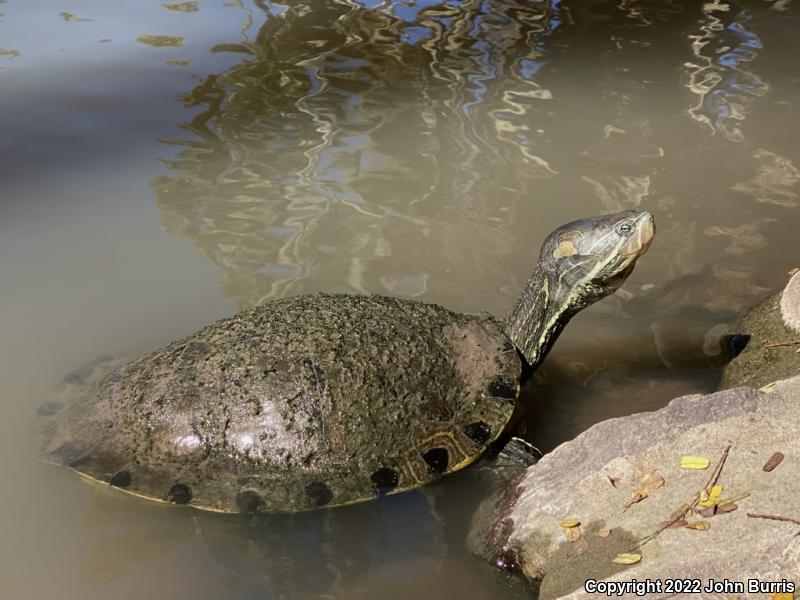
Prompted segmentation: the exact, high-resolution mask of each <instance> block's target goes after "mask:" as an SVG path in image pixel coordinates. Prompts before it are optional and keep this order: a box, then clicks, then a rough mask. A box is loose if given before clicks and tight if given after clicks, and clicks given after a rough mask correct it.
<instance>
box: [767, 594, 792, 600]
mask: <svg viewBox="0 0 800 600" xmlns="http://www.w3.org/2000/svg"><path fill="white" fill-rule="evenodd" d="M770 597H771V598H772V600H794V594H792V593H791V592H772V593H771V594H770Z"/></svg>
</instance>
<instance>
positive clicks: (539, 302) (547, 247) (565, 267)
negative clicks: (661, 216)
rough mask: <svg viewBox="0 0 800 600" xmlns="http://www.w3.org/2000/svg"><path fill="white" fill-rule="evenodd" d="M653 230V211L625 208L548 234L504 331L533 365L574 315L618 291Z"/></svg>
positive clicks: (650, 237)
mask: <svg viewBox="0 0 800 600" xmlns="http://www.w3.org/2000/svg"><path fill="white" fill-rule="evenodd" d="M654 235H655V222H654V220H653V215H651V214H650V213H649V212H646V211H640V210H627V211H623V212H619V213H615V214H612V215H603V216H599V217H591V218H587V219H580V220H578V221H573V222H572V223H567V224H566V225H562V226H561V227H559V228H558V229H556V230H555V231H553V233H551V234H550V235H548V236H547V239H545V241H544V243H543V244H542V249H541V252H540V253H539V263H538V265H537V267H536V270H535V271H534V273H533V276H532V277H531V279H530V281H529V282H528V285H527V286H526V289H525V291H524V292H523V293H522V296H520V298H519V300H518V301H517V305H516V307H515V308H514V310H513V311H512V312H511V313H510V314H509V316H508V317H507V318H506V333H507V334H508V336H509V337H510V338H511V341H512V342H514V344H515V345H516V346H517V348H518V349H519V350H520V352H521V353H522V354H523V355H524V356H525V358H526V360H527V361H528V363H529V364H531V365H532V366H534V367H536V366H538V365H539V363H541V361H542V359H543V358H544V356H545V354H546V353H547V351H548V350H549V349H550V347H551V346H552V344H553V342H554V341H555V339H556V337H558V334H559V333H560V332H561V330H562V329H563V327H564V325H566V324H567V322H568V321H569V319H570V318H572V316H573V315H575V314H576V313H577V312H578V311H580V310H582V309H584V308H586V307H587V306H589V305H590V304H593V303H595V302H597V301H598V300H600V299H601V298H604V297H606V296H608V295H609V294H612V293H614V292H615V291H616V290H618V289H619V287H620V286H621V285H622V284H623V282H624V281H625V279H627V277H628V275H630V274H631V272H632V271H633V267H634V264H635V263H636V260H637V259H638V258H639V257H640V256H641V255H642V254H644V253H645V252H647V249H648V248H649V247H650V244H651V243H652V241H653V236H654Z"/></svg>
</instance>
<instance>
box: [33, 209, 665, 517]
mask: <svg viewBox="0 0 800 600" xmlns="http://www.w3.org/2000/svg"><path fill="white" fill-rule="evenodd" d="M654 234H655V224H654V220H653V216H652V215H651V214H650V213H649V212H647V211H642V210H628V211H623V212H619V213H616V214H611V215H603V216H597V217H592V218H585V219H580V220H577V221H573V222H571V223H568V224H566V225H563V226H561V227H559V228H557V229H556V230H555V231H553V232H552V233H551V234H550V235H548V236H547V238H546V239H545V241H544V243H543V244H542V247H541V251H540V253H539V259H538V263H537V265H536V268H535V270H534V271H533V274H532V276H531V278H530V280H529V281H528V283H527V285H526V286H525V288H524V289H523V291H522V293H521V295H520V297H519V299H518V300H517V302H516V305H515V306H514V308H513V309H512V310H511V312H510V313H509V314H508V315H507V316H506V317H505V319H498V318H496V317H494V316H492V315H491V314H488V313H477V314H464V313H458V312H454V311H451V310H448V309H447V308H444V307H442V306H439V305H437V304H429V303H423V302H420V301H415V300H410V299H401V298H395V297H387V296H378V295H356V294H345V293H315V294H305V295H298V296H293V297H286V298H280V299H275V300H271V301H268V302H265V303H263V304H261V305H259V306H256V307H255V308H252V309H249V310H245V311H242V312H239V313H237V314H235V315H234V316H232V317H229V318H225V319H222V320H220V321H217V322H216V323H213V324H211V325H209V326H207V327H205V328H203V329H201V330H200V331H198V332H197V333H195V334H193V335H191V336H189V337H187V338H184V339H182V340H179V341H176V342H173V343H171V344H169V345H168V346H166V347H165V348H163V349H161V350H158V351H156V352H153V353H151V354H147V355H145V356H141V357H138V358H133V359H131V358H114V357H101V358H100V359H98V360H97V361H96V362H95V363H94V364H92V365H89V366H88V367H86V368H84V369H81V370H79V371H77V372H74V373H71V374H70V375H68V376H67V377H66V378H65V379H64V381H63V382H62V383H61V384H60V385H59V387H58V388H57V390H56V396H55V398H54V399H53V400H51V401H49V402H47V403H45V404H44V405H43V406H41V407H40V410H39V423H40V432H41V443H42V454H43V458H44V459H45V460H46V461H49V462H52V463H56V464H59V465H64V466H67V467H69V468H70V469H74V470H75V471H77V472H78V473H80V474H81V475H84V476H86V477H88V478H89V479H93V480H96V481H98V482H102V483H104V484H108V485H110V486H111V487H113V488H118V489H119V490H123V491H125V492H129V493H131V494H135V495H138V496H141V497H144V498H148V499H151V500H160V501H165V502H171V503H175V504H182V505H190V506H193V507H196V508H199V509H206V510H211V511H220V512H230V513H246V514H253V513H262V512H265V513H267V512H270V513H271V512H301V511H307V510H311V509H317V508H321V507H332V506H339V505H347V504H353V503H357V502H363V501H366V500H370V499H373V498H376V497H379V496H383V495H385V494H394V493H398V492H402V491H405V490H409V489H413V488H418V487H421V486H423V485H424V484H427V483H429V482H431V481H434V480H436V479H438V478H440V477H441V476H443V475H445V474H448V473H452V472H455V471H458V470H459V469H462V468H464V467H466V466H468V465H470V464H471V463H473V462H475V461H476V460H477V459H478V458H480V457H481V455H483V454H484V453H485V452H486V451H487V449H488V448H489V447H490V446H491V445H492V444H493V443H495V442H496V440H498V438H499V437H500V436H501V435H502V434H503V432H504V430H506V428H507V427H508V425H509V423H510V422H511V421H512V416H513V415H514V413H515V409H516V408H517V404H518V397H519V392H520V387H521V384H522V383H524V381H525V380H526V378H527V377H529V376H530V374H531V373H532V372H533V371H534V370H535V369H536V368H537V367H538V366H539V365H540V364H541V362H542V360H543V359H544V357H545V355H546V354H547V352H548V351H549V349H550V347H551V346H552V344H553V342H554V341H555V339H556V338H557V337H558V335H559V334H560V332H561V331H562V329H563V327H564V325H565V324H566V323H567V321H569V319H570V318H571V317H572V316H573V315H575V314H576V313H577V312H578V311H580V310H581V309H583V308H585V307H586V306H588V305H590V304H592V303H594V302H596V301H597V300H599V299H601V298H603V297H605V296H607V295H608V294H610V293H612V292H614V291H615V290H616V289H618V288H619V287H620V286H621V285H622V283H623V282H624V280H625V279H626V278H627V277H628V275H629V274H630V273H631V272H632V270H633V267H634V264H635V262H636V260H637V259H638V258H639V257H640V256H642V255H643V254H644V253H645V252H646V251H647V249H648V248H649V246H650V245H651V242H652V239H653V236H654Z"/></svg>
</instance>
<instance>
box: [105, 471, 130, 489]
mask: <svg viewBox="0 0 800 600" xmlns="http://www.w3.org/2000/svg"><path fill="white" fill-rule="evenodd" d="M108 483H109V485H113V486H114V487H118V488H126V487H128V486H129V485H130V484H131V472H130V471H124V470H123V471H117V472H116V473H114V475H112V476H111V479H109V480H108Z"/></svg>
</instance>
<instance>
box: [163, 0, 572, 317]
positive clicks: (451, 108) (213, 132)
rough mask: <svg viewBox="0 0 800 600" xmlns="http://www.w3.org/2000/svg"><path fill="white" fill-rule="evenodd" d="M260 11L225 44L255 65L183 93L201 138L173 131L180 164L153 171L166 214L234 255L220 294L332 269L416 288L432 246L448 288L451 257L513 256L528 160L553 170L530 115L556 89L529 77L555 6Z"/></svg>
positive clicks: (382, 284)
mask: <svg viewBox="0 0 800 600" xmlns="http://www.w3.org/2000/svg"><path fill="white" fill-rule="evenodd" d="M260 6H261V8H262V9H263V10H264V12H265V13H266V16H268V17H269V18H267V19H266V21H265V22H264V25H263V26H262V27H261V28H260V30H259V32H258V35H257V36H256V38H255V39H254V40H252V41H247V40H246V41H244V42H242V43H239V44H224V45H221V46H218V47H217V48H216V51H234V52H240V53H242V54H243V55H245V57H244V59H243V61H242V62H240V63H238V64H236V65H234V66H233V67H232V68H230V69H228V70H227V71H226V72H224V73H221V74H219V75H211V76H208V77H206V78H205V80H204V81H202V82H201V83H200V84H198V85H197V86H196V87H195V88H194V89H193V90H191V91H190V92H189V93H187V94H186V95H185V96H184V97H183V99H182V100H183V102H184V104H185V105H186V106H189V107H197V108H200V109H201V112H199V113H198V114H197V116H196V117H195V118H194V119H193V120H192V121H191V122H190V123H187V124H185V126H184V127H185V129H186V130H187V131H189V132H191V133H192V134H194V136H196V137H195V139H192V140H172V143H174V144H176V145H178V146H180V147H181V150H180V151H179V152H178V153H177V155H176V156H175V157H174V158H172V159H170V160H168V161H167V166H168V167H169V168H170V169H173V170H175V171H177V172H178V174H175V175H168V176H163V177H159V178H157V179H156V180H155V181H154V184H153V187H154V189H155V192H156V195H157V198H158V203H159V206H160V208H161V211H162V216H163V222H164V225H165V227H167V229H169V230H170V231H172V232H175V233H179V234H181V235H185V236H187V237H189V238H191V239H192V241H193V242H194V243H195V244H196V246H197V247H198V249H199V251H200V252H201V253H202V254H203V256H204V257H205V258H206V259H208V260H210V261H211V262H212V263H214V264H216V265H218V266H219V267H220V268H221V270H222V271H223V273H224V277H225V278H224V281H223V284H222V285H223V290H224V292H225V293H226V294H227V295H230V296H232V297H234V298H236V299H237V300H238V301H239V302H240V304H241V305H250V304H253V303H256V302H259V301H261V300H263V299H264V298H267V297H273V296H280V295H283V294H286V293H288V292H290V291H292V290H293V291H298V290H299V289H302V288H303V286H305V285H306V282H305V280H310V279H313V278H314V275H315V274H318V273H319V272H320V271H324V272H325V273H326V276H325V278H326V279H328V280H332V281H339V282H342V283H341V284H340V286H341V287H343V288H344V289H348V290H350V291H356V292H362V293H364V292H384V293H391V294H395V295H402V296H417V295H422V294H424V293H426V292H427V291H429V286H430V282H431V281H432V280H433V279H432V277H431V275H432V268H434V267H433V266H432V261H431V258H432V257H434V256H435V257H437V261H436V262H437V263H438V265H439V266H438V268H439V269H440V271H439V272H438V273H437V278H436V281H437V283H438V285H440V286H441V287H445V286H446V283H447V281H448V280H450V281H453V280H456V277H455V276H457V274H458V273H453V274H450V273H442V272H441V269H443V270H444V271H445V272H447V271H451V270H452V271H456V270H457V271H459V272H461V273H464V272H465V269H466V270H471V271H472V272H473V273H475V272H476V271H477V272H481V271H486V268H485V266H483V265H486V264H488V263H491V262H492V261H493V260H498V261H500V260H502V257H503V256H504V255H506V254H507V253H508V252H509V250H510V244H511V240H510V239H509V237H508V235H507V234H506V233H505V232H504V231H503V230H502V229H501V228H502V227H503V226H506V225H507V224H508V223H509V221H510V220H511V219H513V218H514V214H515V206H516V203H517V202H518V200H519V198H520V196H521V192H522V190H521V189H520V187H521V186H520V185H519V180H518V175H517V174H516V173H517V172H518V171H519V170H520V169H523V170H524V172H525V173H526V174H527V176H528V177H535V176H547V175H549V174H552V173H554V171H553V169H552V168H550V166H549V165H548V164H547V162H546V161H545V160H544V159H543V158H542V157H541V156H539V155H537V153H536V142H537V136H538V135H539V134H538V133H537V132H536V131H531V127H530V125H527V124H522V123H525V122H526V119H520V118H519V117H520V116H524V115H525V114H526V112H527V111H528V110H529V108H530V107H531V106H532V105H534V104H535V103H537V102H542V101H545V100H548V99H549V97H550V96H549V93H548V92H547V91H546V90H544V89H542V88H541V87H540V86H538V84H536V83H535V81H534V78H535V75H536V72H537V71H538V69H539V68H540V67H541V65H542V64H543V60H544V57H545V55H546V47H545V42H546V38H547V35H549V33H550V32H552V30H553V29H554V28H556V27H558V24H559V18H558V2H553V3H552V5H551V4H547V3H533V4H530V5H527V4H525V5H523V4H517V3H514V2H503V1H499V0H498V1H496V2H475V1H472V2H447V3H439V4H434V3H422V2H420V3H402V4H400V3H381V4H379V5H374V6H371V5H366V4H365V5H361V4H358V3H355V2H344V1H342V2H324V3H319V2H310V1H305V2H299V3H294V4H292V5H291V6H290V7H283V10H282V11H280V16H279V17H276V16H274V14H275V12H276V7H278V6H280V5H269V4H262V5H260ZM504 176H507V179H508V181H509V185H508V186H507V187H503V188H501V189H498V188H497V186H496V184H495V183H494V182H495V181H497V180H498V179H500V180H502V179H503V178H504ZM401 240H402V244H403V247H404V252H403V257H402V258H401V257H399V256H395V255H396V251H395V247H396V246H397V245H398V244H399V243H400V242H401ZM476 248H479V249H480V254H481V259H480V261H478V260H475V261H469V263H470V264H469V265H464V264H463V263H464V257H465V256H469V255H470V254H471V253H473V252H474V251H475V249H476ZM409 249H410V252H409ZM312 256H313V257H315V258H313V259H312V258H311V257H312ZM378 273H380V275H378ZM311 285H313V283H312V284H311Z"/></svg>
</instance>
